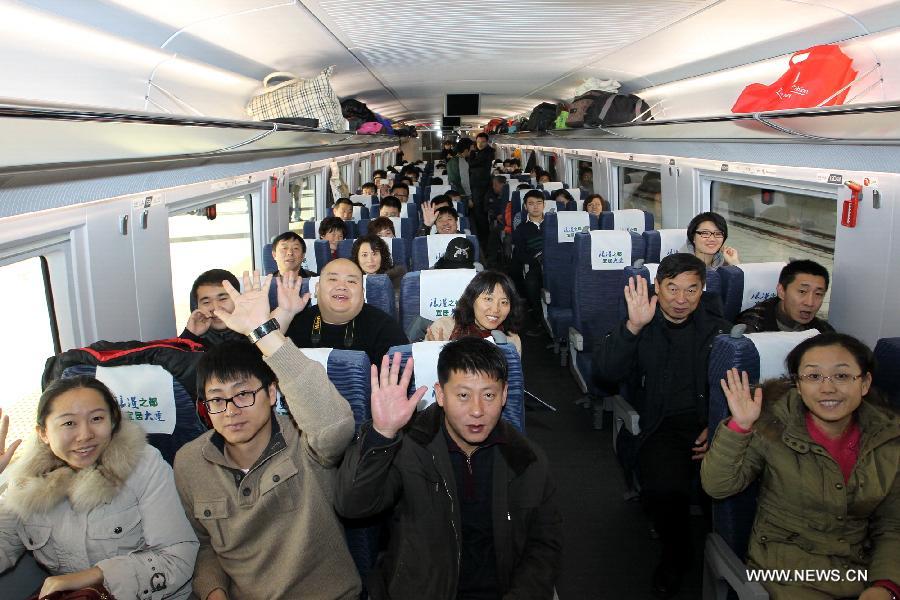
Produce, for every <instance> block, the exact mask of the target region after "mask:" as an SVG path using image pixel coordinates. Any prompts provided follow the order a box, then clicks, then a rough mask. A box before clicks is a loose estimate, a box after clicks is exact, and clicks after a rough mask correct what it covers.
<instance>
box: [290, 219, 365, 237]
mask: <svg viewBox="0 0 900 600" xmlns="http://www.w3.org/2000/svg"><path fill="white" fill-rule="evenodd" d="M344 225H346V226H347V235H346V236H345V237H346V238H348V239H349V238H356V237H357V236H358V235H359V233H358V232H359V227H358V226H357V223H356V221H344ZM303 237H304V239H311V240H315V239H318V238H319V221H304V223H303Z"/></svg>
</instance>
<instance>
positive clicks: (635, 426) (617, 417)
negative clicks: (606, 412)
mask: <svg viewBox="0 0 900 600" xmlns="http://www.w3.org/2000/svg"><path fill="white" fill-rule="evenodd" d="M612 409H613V423H616V424H618V423H622V427H624V428H625V430H626V431H628V433H630V434H631V435H638V434H640V433H641V426H640V420H641V415H639V414H638V412H637V411H636V410H634V407H633V406H631V404H629V403H628V401H627V400H625V398H623V397H622V396H619V395H618V394H616V395H615V396H613V397H612Z"/></svg>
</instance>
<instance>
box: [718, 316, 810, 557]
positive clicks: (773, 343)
mask: <svg viewBox="0 0 900 600" xmlns="http://www.w3.org/2000/svg"><path fill="white" fill-rule="evenodd" d="M733 335H737V337H733V336H729V335H720V336H717V337H716V339H715V340H714V341H713V346H712V350H711V352H710V355H709V367H708V377H709V421H708V424H709V433H710V435H709V437H710V441H712V438H713V436H714V434H715V431H716V428H718V426H719V423H721V422H722V421H723V420H724V419H726V418H728V417H729V416H730V414H731V413H730V412H729V410H728V401H727V400H726V399H725V393H724V392H723V391H722V386H721V383H720V381H721V380H722V379H724V378H725V373H726V372H727V371H728V370H729V369H732V368H736V369H738V370H740V371H747V374H748V376H749V378H750V382H751V384H757V383H759V382H760V381H765V380H766V379H772V378H777V377H780V376H783V375H786V374H787V373H786V368H785V366H784V359H785V358H786V357H787V355H788V353H789V352H790V351H791V350H792V349H793V348H794V347H796V346H797V344H799V343H800V342H802V341H803V340H804V339H806V338H808V337H811V336H812V335H816V332H815V331H814V330H810V331H801V332H797V333H794V332H790V333H788V332H772V333H754V334H751V335H740V334H733ZM758 491H759V486H758V484H756V483H753V484H751V485H750V486H749V487H747V489H745V490H744V491H743V492H740V493H738V494H735V495H734V496H730V497H728V498H725V499H723V500H714V501H713V505H712V512H713V531H715V532H716V533H718V534H719V535H721V536H722V538H723V539H724V540H725V542H726V543H727V544H728V545H729V546H730V547H731V549H732V550H733V551H734V552H735V554H737V555H738V557H740V559H741V560H746V557H747V545H748V542H749V540H750V530H751V528H752V527H753V519H754V517H755V515H756V496H757V493H758Z"/></svg>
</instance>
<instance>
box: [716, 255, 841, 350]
mask: <svg viewBox="0 0 900 600" xmlns="http://www.w3.org/2000/svg"><path fill="white" fill-rule="evenodd" d="M775 291H776V293H777V296H776V297H775V298H769V299H768V300H763V301H762V302H760V303H758V304H757V305H756V306H751V307H750V308H748V309H747V310H745V311H744V312H742V313H741V314H739V315H738V316H737V319H735V321H734V322H735V323H743V324H744V325H746V326H747V333H758V332H760V331H805V330H807V329H817V330H819V333H825V332H827V331H834V328H833V327H832V326H831V325H829V324H828V321H826V320H825V319H820V318H818V317H817V316H816V314H817V313H818V312H819V309H820V308H821V307H822V302H823V301H824V300H825V294H826V292H828V269H826V268H825V267H823V266H822V265H820V264H819V263H817V262H813V261H811V260H795V261H791V262H789V263H788V264H786V265H785V266H784V268H783V269H782V270H781V273H780V274H779V275H778V286H776V288H775Z"/></svg>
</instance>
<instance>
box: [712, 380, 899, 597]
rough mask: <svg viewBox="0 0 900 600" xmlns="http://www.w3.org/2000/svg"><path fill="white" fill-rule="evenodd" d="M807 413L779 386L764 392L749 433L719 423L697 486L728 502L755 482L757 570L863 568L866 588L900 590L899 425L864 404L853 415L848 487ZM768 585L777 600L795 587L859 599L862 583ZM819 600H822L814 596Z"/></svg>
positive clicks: (752, 559)
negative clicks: (884, 583)
mask: <svg viewBox="0 0 900 600" xmlns="http://www.w3.org/2000/svg"><path fill="white" fill-rule="evenodd" d="M806 413H807V409H806V406H805V405H804V404H803V400H802V399H801V398H800V395H799V393H798V392H797V390H796V389H795V388H793V387H789V386H787V385H786V384H784V383H781V382H775V383H771V382H770V383H769V384H767V385H766V386H765V387H764V391H763V413H762V415H761V416H760V418H759V420H757V422H756V423H755V424H754V425H753V428H752V431H751V432H750V433H748V434H742V433H737V432H735V431H732V430H731V429H729V428H728V426H727V423H725V422H723V423H722V424H721V425H719V427H718V429H717V430H716V435H715V437H714V438H713V441H712V445H711V447H710V449H709V451H708V452H707V453H706V457H705V458H704V459H703V464H702V467H701V478H702V482H703V488H704V489H705V490H706V492H707V493H708V494H709V495H710V496H712V497H713V498H725V497H727V496H731V495H733V494H736V493H738V492H740V491H742V490H743V489H745V488H746V487H747V486H748V485H750V483H751V482H753V481H754V480H756V479H759V480H760V488H759V495H758V499H757V505H758V508H757V511H756V519H755V520H754V523H753V530H752V532H751V534H750V546H749V549H748V559H749V560H748V562H749V566H750V567H751V568H762V569H791V570H793V569H802V570H806V569H814V570H823V571H825V570H831V569H837V570H838V571H839V572H840V573H841V575H843V574H844V573H845V572H846V571H848V570H855V569H863V570H867V577H868V582H869V583H872V582H875V581H879V580H890V581H893V582H894V583H897V582H900V477H898V474H897V471H898V467H900V418H898V417H897V415H896V414H895V413H893V412H891V411H890V409H887V408H881V407H879V406H876V405H875V404H873V403H871V402H870V401H868V400H863V402H862V404H860V406H859V408H858V409H857V411H856V418H857V422H858V423H859V428H860V432H861V437H860V442H859V455H858V458H857V460H856V465H855V466H854V467H853V471H852V472H851V474H850V478H849V480H847V482H846V483H845V482H844V476H843V474H842V472H841V469H840V467H839V466H838V464H837V462H836V461H835V460H834V459H833V458H832V457H831V456H830V455H829V454H828V452H827V451H826V450H825V449H824V448H823V447H822V446H820V445H819V444H816V443H815V442H813V441H812V439H811V437H810V435H809V432H808V431H807V429H806V420H805V419H806ZM850 579H851V578H847V577H842V580H841V581H829V580H825V579H823V580H820V581H816V582H811V581H808V582H805V583H800V582H795V583H794V584H791V585H788V584H785V583H780V584H772V583H767V584H765V586H766V588H767V589H768V590H769V593H770V594H771V597H772V598H773V599H774V600H778V599H781V598H784V599H788V598H797V597H802V596H801V594H802V590H799V589H798V586H805V587H808V588H813V589H816V590H818V591H820V592H824V593H826V594H828V595H830V596H831V597H838V598H845V597H852V598H856V597H858V596H859V595H860V594H861V593H862V592H863V589H864V586H865V584H866V582H865V581H851V580H850ZM816 597H819V596H816Z"/></svg>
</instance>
